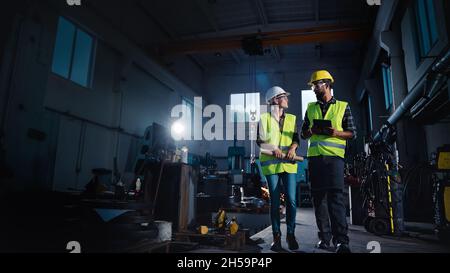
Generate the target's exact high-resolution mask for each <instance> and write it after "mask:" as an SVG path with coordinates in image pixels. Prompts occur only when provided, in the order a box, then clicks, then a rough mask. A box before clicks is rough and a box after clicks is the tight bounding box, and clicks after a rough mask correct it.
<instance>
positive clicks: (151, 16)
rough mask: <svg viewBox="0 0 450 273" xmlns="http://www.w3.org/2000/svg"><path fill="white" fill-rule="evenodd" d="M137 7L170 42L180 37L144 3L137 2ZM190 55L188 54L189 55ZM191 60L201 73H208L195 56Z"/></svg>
mask: <svg viewBox="0 0 450 273" xmlns="http://www.w3.org/2000/svg"><path fill="white" fill-rule="evenodd" d="M137 6H138V8H140V9H141V10H142V11H143V12H144V13H145V15H146V16H147V17H148V18H149V19H150V20H151V21H153V22H154V23H155V24H156V25H157V26H158V28H159V29H160V30H161V31H162V32H163V33H164V34H165V35H166V36H167V37H168V38H169V39H170V40H172V41H173V40H176V39H177V37H179V36H178V35H177V33H175V31H174V30H172V29H170V28H169V27H167V26H166V25H165V24H163V22H162V20H161V19H160V18H159V17H158V15H157V14H155V13H154V12H153V10H149V9H147V8H146V6H145V5H144V4H143V3H142V1H138V2H137ZM187 55H188V54H187ZM188 58H189V60H191V62H192V63H194V65H196V66H197V67H198V68H199V69H200V70H201V71H203V72H204V71H206V66H205V65H204V64H203V63H202V62H201V61H200V60H199V59H198V58H196V57H194V56H190V55H189V56H188Z"/></svg>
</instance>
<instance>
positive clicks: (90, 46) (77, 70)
mask: <svg viewBox="0 0 450 273" xmlns="http://www.w3.org/2000/svg"><path fill="white" fill-rule="evenodd" d="M93 55H94V38H93V37H92V36H91V35H89V34H88V33H87V32H85V31H83V30H81V29H80V28H78V27H76V26H75V25H74V24H73V23H71V22H69V21H68V20H66V19H65V18H63V17H59V22H58V30H57V33H56V40H55V49H54V51H53V64H52V72H53V73H55V74H57V75H59V76H61V77H64V78H66V79H70V80H71V81H73V82H76V83H78V84H79V85H82V86H84V87H90V86H91V74H92V66H93Z"/></svg>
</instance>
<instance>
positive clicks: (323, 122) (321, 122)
mask: <svg viewBox="0 0 450 273" xmlns="http://www.w3.org/2000/svg"><path fill="white" fill-rule="evenodd" d="M313 125H314V126H316V127H318V128H320V129H323V128H328V127H332V126H331V120H328V119H315V120H314V121H313Z"/></svg>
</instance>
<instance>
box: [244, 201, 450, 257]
mask: <svg viewBox="0 0 450 273" xmlns="http://www.w3.org/2000/svg"><path fill="white" fill-rule="evenodd" d="M406 227H407V229H408V227H411V229H412V228H413V229H414V231H409V229H408V230H407V232H408V234H409V235H408V236H405V237H401V238H399V237H392V236H376V235H374V234H371V233H368V232H367V231H366V230H365V229H364V227H362V226H354V225H350V226H349V237H350V248H351V250H352V252H354V253H370V252H371V251H372V248H371V247H370V248H369V249H368V243H369V242H371V241H376V242H378V243H379V245H380V251H381V253H450V246H449V245H443V244H442V243H440V242H439V241H438V239H437V237H436V236H435V235H434V234H433V233H432V226H431V225H426V224H425V225H424V224H413V223H407V224H406ZM281 231H282V233H283V237H282V243H283V248H285V249H286V252H287V249H288V248H287V243H286V240H285V235H286V223H285V222H284V221H283V220H282V224H281ZM295 234H296V237H297V240H298V242H299V244H300V249H299V250H297V251H295V252H300V253H333V249H330V250H329V251H325V250H320V249H317V248H315V244H316V243H317V240H318V239H317V227H316V222H315V217H314V211H313V209H312V208H299V209H297V227H296V231H295ZM251 239H253V240H254V241H256V242H258V246H259V247H260V248H261V250H260V251H261V252H262V253H273V252H272V251H271V250H270V244H271V243H272V229H271V226H270V227H268V228H266V229H264V230H262V231H261V232H259V233H257V234H255V235H253V236H252V237H251Z"/></svg>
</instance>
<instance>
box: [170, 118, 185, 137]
mask: <svg viewBox="0 0 450 273" xmlns="http://www.w3.org/2000/svg"><path fill="white" fill-rule="evenodd" d="M183 132H184V125H183V124H181V122H178V121H177V122H175V123H174V124H172V137H174V138H176V139H179V138H181V137H182V135H183Z"/></svg>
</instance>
